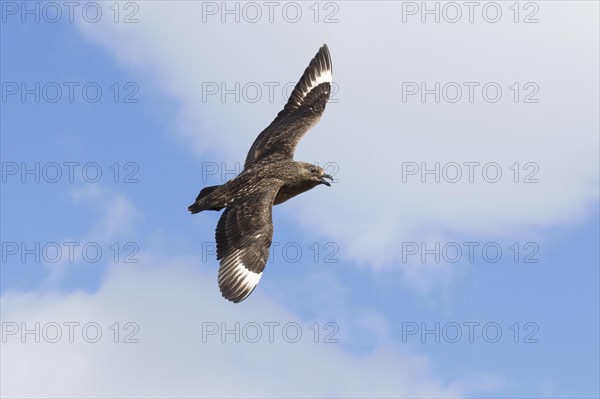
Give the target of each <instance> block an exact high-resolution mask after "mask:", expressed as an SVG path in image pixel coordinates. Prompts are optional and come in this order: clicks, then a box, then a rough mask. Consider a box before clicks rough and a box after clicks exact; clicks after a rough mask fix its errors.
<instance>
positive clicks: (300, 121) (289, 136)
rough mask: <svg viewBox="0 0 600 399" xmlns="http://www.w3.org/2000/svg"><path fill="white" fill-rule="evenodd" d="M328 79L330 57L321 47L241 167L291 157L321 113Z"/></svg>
mask: <svg viewBox="0 0 600 399" xmlns="http://www.w3.org/2000/svg"><path fill="white" fill-rule="evenodd" d="M332 79H333V78H332V64H331V55H330V54H329V49H328V48H327V45H326V44H324V45H323V47H321V48H320V49H319V51H318V52H317V54H316V55H315V57H314V58H313V59H312V60H311V62H310V64H309V65H308V67H307V68H306V70H305V71H304V73H303V74H302V77H301V78H300V80H299V81H298V83H297V84H296V86H295V87H294V90H293V91H292V94H291V95H290V98H289V100H288V102H287V104H286V105H285V107H284V108H283V110H281V111H280V112H279V114H277V117H276V118H275V119H274V120H273V122H271V124H270V125H269V126H267V128H266V129H265V130H263V131H262V132H261V133H260V134H259V135H258V137H257V138H256V140H255V141H254V143H253V144H252V147H250V151H248V155H247V157H246V162H245V164H244V168H249V167H250V166H252V165H254V164H256V163H258V162H260V161H262V160H263V159H265V158H268V159H269V160H270V161H275V160H281V159H292V158H293V157H294V151H295V149H296V145H297V144H298V142H299V141H300V139H301V138H302V136H304V134H305V133H306V132H307V131H308V130H309V129H310V128H311V127H313V126H314V125H315V124H316V123H317V122H318V121H319V119H320V118H321V115H322V114H323V111H324V110H325V105H326V104H327V101H328V100H329V95H330V92H331V82H332Z"/></svg>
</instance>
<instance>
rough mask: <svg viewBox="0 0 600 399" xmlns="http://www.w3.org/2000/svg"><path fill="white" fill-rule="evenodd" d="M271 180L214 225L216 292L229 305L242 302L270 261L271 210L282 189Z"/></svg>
mask: <svg viewBox="0 0 600 399" xmlns="http://www.w3.org/2000/svg"><path fill="white" fill-rule="evenodd" d="M281 184H282V183H281V181H279V180H273V181H272V182H270V183H268V184H266V185H265V186H263V189H262V190H260V191H258V192H256V193H253V194H251V195H249V196H247V197H245V198H243V199H242V200H240V201H239V202H235V203H233V204H232V205H230V206H229V207H227V209H225V211H224V212H223V215H221V218H220V219H219V223H218V224H217V231H216V240H217V259H219V260H220V263H221V266H220V268H219V288H220V290H221V294H222V295H223V296H224V297H225V298H226V299H228V300H230V301H232V302H241V301H243V300H244V299H246V297H247V296H248V295H250V293H251V292H252V290H254V288H255V287H256V285H257V284H258V281H259V280H260V277H261V274H262V271H263V270H264V268H265V264H266V263H267V259H269V247H270V246H271V239H272V238H273V222H272V218H271V209H272V208H273V201H274V200H275V196H276V195H277V192H278V191H279V188H280V187H281Z"/></svg>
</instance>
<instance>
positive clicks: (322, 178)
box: [319, 173, 333, 187]
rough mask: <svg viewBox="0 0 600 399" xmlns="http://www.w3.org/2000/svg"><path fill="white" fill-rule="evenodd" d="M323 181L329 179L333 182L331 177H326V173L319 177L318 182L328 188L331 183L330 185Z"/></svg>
mask: <svg viewBox="0 0 600 399" xmlns="http://www.w3.org/2000/svg"><path fill="white" fill-rule="evenodd" d="M325 179H329V180H331V181H333V176H331V175H328V174H327V173H323V174H322V175H321V177H320V178H319V181H320V182H321V183H323V184H325V185H326V186H328V187H331V183H330V182H328V181H327V180H325Z"/></svg>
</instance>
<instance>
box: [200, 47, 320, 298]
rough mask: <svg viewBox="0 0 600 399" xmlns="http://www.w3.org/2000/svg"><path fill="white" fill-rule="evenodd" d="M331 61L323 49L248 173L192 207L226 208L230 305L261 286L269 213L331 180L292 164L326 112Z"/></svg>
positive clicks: (224, 277) (222, 227)
mask: <svg viewBox="0 0 600 399" xmlns="http://www.w3.org/2000/svg"><path fill="white" fill-rule="evenodd" d="M331 76H332V75H331V58H330V55H329V50H328V48H327V46H326V45H323V47H321V49H319V52H318V53H317V55H316V56H315V57H314V58H313V60H312V61H311V63H310V65H309V66H308V68H306V70H305V71H304V74H303V75H302V77H301V78H300V81H299V82H298V84H297V85H296V87H295V88H294V91H293V92H292V94H291V95H290V99H289V100H288V103H287V104H286V106H285V108H284V109H283V110H282V111H281V112H280V113H279V114H278V115H277V117H276V118H275V120H274V121H273V122H272V123H271V124H270V125H269V126H268V127H267V128H266V129H265V130H263V131H262V132H261V133H260V134H259V135H258V137H257V138H256V140H255V141H254V143H253V144H252V147H251V148H250V151H249V152H248V155H247V157H246V162H245V164H244V170H243V171H242V172H241V173H240V174H239V175H238V176H236V177H235V178H233V179H231V180H229V181H227V182H226V183H225V184H222V185H218V186H210V187H206V188H204V189H202V190H201V191H200V194H198V197H197V198H196V201H195V202H194V203H193V204H192V205H190V206H189V207H188V210H189V211H190V212H192V213H198V212H202V211H204V210H215V211H219V210H221V209H224V208H225V211H224V212H223V215H222V216H221V218H220V219H219V223H218V224H217V229H216V234H215V238H216V241H217V259H219V260H220V263H221V267H220V269H219V279H218V281H219V288H220V289H221V293H222V294H223V296H224V297H225V298H227V299H229V300H230V301H233V302H240V301H242V300H244V299H245V298H246V297H247V296H248V295H250V293H251V292H252V290H254V288H255V287H256V285H257V284H258V281H259V279H260V276H261V274H262V271H263V269H264V267H265V264H266V262H267V259H268V255H269V247H270V246H271V240H272V237H273V223H272V218H271V208H272V207H273V205H278V204H281V203H283V202H285V201H287V200H289V199H290V198H293V197H295V196H296V195H298V194H301V193H303V192H305V191H308V190H310V189H312V188H314V187H316V186H317V185H319V184H325V185H328V186H329V185H330V183H329V182H328V181H327V180H325V179H331V176H329V175H328V174H326V173H325V171H324V170H323V169H322V168H320V167H318V166H316V165H312V164H309V163H306V162H297V161H294V160H293V155H294V150H295V148H296V145H297V144H298V142H299V141H300V139H301V138H302V136H303V135H304V134H305V133H306V131H308V130H309V129H310V128H311V127H312V126H313V125H315V124H316V123H317V122H318V121H319V118H320V117H321V114H322V113H323V111H324V109H325V104H326V103H327V100H328V99H329V93H330V91H331V90H330V89H331V86H330V85H331Z"/></svg>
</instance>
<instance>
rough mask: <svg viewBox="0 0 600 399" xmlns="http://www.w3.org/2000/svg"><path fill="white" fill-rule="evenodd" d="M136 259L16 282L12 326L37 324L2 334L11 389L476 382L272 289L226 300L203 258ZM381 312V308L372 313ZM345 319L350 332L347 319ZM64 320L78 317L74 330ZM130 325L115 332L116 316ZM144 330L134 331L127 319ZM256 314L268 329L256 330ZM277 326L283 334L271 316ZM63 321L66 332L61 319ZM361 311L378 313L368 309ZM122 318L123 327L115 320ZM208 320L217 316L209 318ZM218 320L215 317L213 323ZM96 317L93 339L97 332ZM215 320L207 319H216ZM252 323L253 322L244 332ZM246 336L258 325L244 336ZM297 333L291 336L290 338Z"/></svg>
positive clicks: (257, 390) (160, 391)
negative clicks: (350, 336) (352, 336)
mask: <svg viewBox="0 0 600 399" xmlns="http://www.w3.org/2000/svg"><path fill="white" fill-rule="evenodd" d="M141 260H142V261H141V262H140V263H139V264H137V265H114V266H112V267H111V268H110V270H109V272H108V274H107V275H106V278H105V280H104V282H103V284H102V286H101V288H100V289H99V290H98V291H97V292H95V293H81V292H75V293H70V294H62V293H57V292H38V293H28V294H17V293H5V294H4V295H3V296H2V298H1V300H2V309H3V313H2V317H3V332H6V331H9V330H10V328H12V327H9V324H10V326H14V325H13V324H12V323H17V324H16V325H18V327H19V329H20V328H21V323H22V322H24V323H26V324H25V325H26V326H27V328H29V329H32V328H33V327H34V323H35V322H39V323H40V333H39V340H40V342H39V343H35V335H32V334H29V335H25V336H24V340H25V343H22V342H21V340H22V335H21V331H18V332H17V333H15V334H14V335H6V336H4V342H3V344H2V368H1V369H2V375H1V378H2V395H3V396H4V397H40V396H43V397H100V396H102V397H129V396H136V397H150V396H152V397H165V396H168V397H174V396H176V397H190V396H193V397H234V396H244V397H255V396H260V397H288V396H294V397H298V396H302V397H305V396H306V397H308V396H310V397H312V396H319V397H323V396H343V397H349V396H361V397H362V396H375V397H385V396H394V397H421V396H423V397H447V396H451V397H460V396H464V395H465V389H466V388H467V385H465V383H464V382H461V381H457V382H455V383H453V384H448V383H442V382H441V381H439V380H437V379H436V378H435V377H434V376H433V374H434V372H433V370H432V365H431V364H430V361H429V360H428V359H427V357H425V356H420V355H415V354H411V353H406V352H404V351H400V350H398V349H396V348H394V347H392V346H391V344H390V343H389V342H387V343H385V344H383V345H381V346H380V347H378V348H377V349H376V350H374V351H373V352H370V353H368V354H364V355H353V354H349V353H347V352H345V351H344V342H343V339H341V341H340V343H337V344H336V343H324V342H323V339H324V330H323V327H322V326H323V325H324V324H323V323H324V321H320V322H321V324H320V326H321V335H320V337H319V339H318V341H319V342H318V343H314V342H313V339H314V335H313V333H314V332H313V330H311V329H310V326H311V324H312V322H307V321H303V320H300V319H298V317H297V316H296V315H294V314H292V313H290V312H289V311H286V310H285V309H283V308H282V307H281V306H280V305H278V304H277V303H276V302H274V301H273V300H271V299H269V298H268V297H266V296H265V295H264V294H263V293H262V292H260V291H259V292H256V293H254V294H253V298H252V301H251V302H248V303H243V304H241V305H233V304H230V303H228V302H226V301H224V300H223V299H222V298H221V297H220V295H219V293H218V289H217V287H216V284H215V281H214V280H215V278H214V277H215V276H214V275H213V273H208V272H203V271H200V269H199V267H198V265H199V264H201V262H200V260H199V259H197V258H186V257H179V258H162V257H161V256H160V255H158V254H156V253H151V252H146V253H144V254H142V255H141ZM371 317H374V316H371ZM330 321H332V322H334V323H337V325H338V326H339V329H340V334H339V335H338V337H337V338H341V337H342V336H343V334H344V333H346V331H344V329H345V324H344V322H343V321H340V320H330ZM65 322H75V323H79V325H76V326H75V327H74V330H73V331H74V334H73V341H74V342H72V343H70V342H69V333H68V327H67V325H65V324H64V323H65ZM91 322H94V323H98V325H99V326H100V328H101V330H102V336H101V338H100V339H99V341H98V342H97V343H88V342H86V341H85V339H84V337H83V335H82V330H83V326H84V325H86V323H91ZM115 322H119V323H120V324H119V330H120V335H119V337H118V339H117V341H118V343H115V342H114V340H115V335H114V331H113V330H114V323H115ZM127 322H133V323H135V324H136V325H137V326H139V331H138V332H137V333H136V334H135V335H134V336H132V337H130V338H136V339H139V343H124V342H123V340H124V339H125V337H126V335H127V333H130V332H132V331H133V327H131V328H130V329H128V330H125V329H124V327H125V323H127ZM236 322H238V323H240V334H239V337H240V338H239V339H240V343H236V342H235V336H234V335H231V334H230V335H227V336H226V337H225V342H224V343H223V342H222V338H221V336H220V335H219V334H216V335H208V336H206V339H205V340H204V341H205V342H203V334H202V331H203V323H217V324H216V325H217V326H219V329H220V328H221V327H220V326H221V323H226V326H228V328H230V329H233V328H234V327H235V323H236ZM251 322H255V323H258V325H259V326H261V331H262V337H261V338H260V339H259V340H258V342H257V343H250V342H249V341H248V340H253V339H254V337H255V331H256V329H253V328H254V327H246V328H245V326H246V325H248V323H251ZM268 322H273V323H279V325H278V326H275V327H274V330H273V331H274V334H273V342H269V339H268V327H266V325H265V324H264V323H268ZM49 323H57V324H58V325H59V326H61V331H62V337H61V338H60V339H59V340H58V342H57V343H50V342H48V341H49V340H52V339H54V337H55V336H56V329H54V327H52V324H49ZM286 323H298V325H299V326H300V328H301V330H302V338H301V339H300V341H299V342H297V343H292V342H291V340H293V339H294V338H293V337H294V336H295V331H296V330H294V329H290V330H288V332H289V335H288V338H284V337H283V335H282V329H283V326H284V325H286ZM361 323H365V324H372V323H375V324H379V322H378V321H376V320H369V318H365V319H364V320H363V321H362V322H361ZM111 326H113V330H111V328H110V327H111ZM204 326H207V324H204ZM205 328H208V327H205ZM95 331H96V330H95V329H94V328H91V327H90V329H89V330H88V336H87V339H94V337H95V336H96V333H95ZM205 331H206V330H205ZM244 331H245V332H244ZM244 337H248V338H247V339H248V340H245V338H244ZM288 340H289V341H290V342H288Z"/></svg>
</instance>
